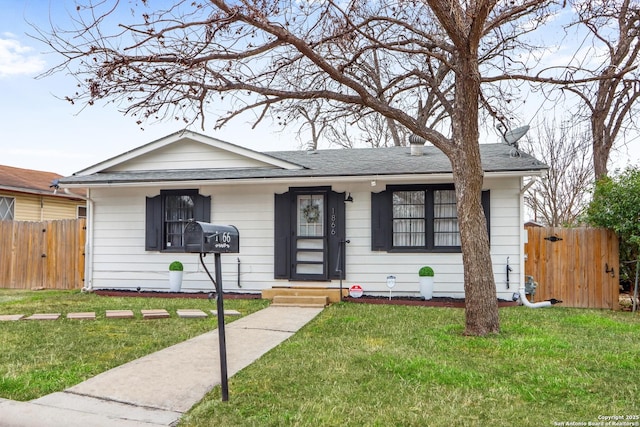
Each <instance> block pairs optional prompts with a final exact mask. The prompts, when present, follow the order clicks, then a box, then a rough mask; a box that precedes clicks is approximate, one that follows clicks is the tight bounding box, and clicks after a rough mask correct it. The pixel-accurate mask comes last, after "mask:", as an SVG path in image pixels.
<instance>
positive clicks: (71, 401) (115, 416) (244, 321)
mask: <svg viewBox="0 0 640 427" xmlns="http://www.w3.org/2000/svg"><path fill="white" fill-rule="evenodd" d="M321 311H322V309H321V308H302V307H268V308H265V309H263V310H260V311H258V312H256V313H253V314H251V315H249V316H246V317H243V318H241V319H238V320H236V321H234V322H232V323H230V324H228V325H226V327H225V330H226V344H227V365H228V366H227V369H228V376H229V377H231V376H232V375H234V374H235V373H236V372H238V371H240V370H241V369H243V368H244V367H246V366H248V365H250V364H251V363H252V362H254V361H255V360H257V359H258V358H260V356H262V355H263V354H265V353H266V352H268V351H269V350H271V349H272V348H274V347H276V346H278V345H279V344H280V343H281V342H283V341H284V340H286V339H287V338H289V337H290V336H291V335H293V334H294V333H295V332H296V331H298V330H299V329H300V328H301V327H303V326H304V325H305V324H307V322H309V321H310V320H312V319H313V318H314V317H315V316H317V315H318V314H319V313H320V312H321ZM218 384H220V358H219V349H218V333H217V330H214V331H211V332H208V333H206V334H203V335H200V336H198V337H195V338H192V339H190V340H188V341H185V342H183V343H180V344H177V345H174V346H172V347H169V348H166V349H164V350H161V351H158V352H156V353H153V354H150V355H148V356H145V357H142V358H140V359H137V360H134V361H132V362H129V363H127V364H124V365H122V366H119V367H117V368H114V369H111V370H110V371H107V372H104V373H102V374H100V375H98V376H96V377H94V378H91V379H89V380H87V381H85V382H83V383H80V384H78V385H76V386H73V387H71V388H69V389H67V390H64V391H62V392H58V393H53V394H50V395H47V396H43V397H41V398H39V399H36V400H33V401H31V402H16V401H12V400H5V399H0V426H2V427H86V426H88V425H90V426H92V427H103V426H104V427H107V426H108V427H111V426H118V427H120V426H122V427H130V426H131V427H133V426H138V427H152V426H168V425H174V424H175V423H177V421H178V420H179V419H180V417H181V416H182V414H183V413H184V412H186V411H188V410H189V409H190V408H191V407H192V406H193V405H195V404H196V403H197V402H199V401H200V400H201V399H202V398H203V397H204V395H205V394H206V393H207V392H209V391H210V390H211V389H212V388H213V387H214V386H216V385H218ZM229 400H230V401H231V400H233V387H230V388H229Z"/></svg>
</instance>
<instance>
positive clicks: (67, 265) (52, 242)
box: [0, 219, 86, 289]
mask: <svg viewBox="0 0 640 427" xmlns="http://www.w3.org/2000/svg"><path fill="white" fill-rule="evenodd" d="M85 236H86V220H85V219H69V220H55V221H42V222H30V221H0V288H15V289H32V288H47V289H79V288H81V287H82V286H83V285H84V245H85Z"/></svg>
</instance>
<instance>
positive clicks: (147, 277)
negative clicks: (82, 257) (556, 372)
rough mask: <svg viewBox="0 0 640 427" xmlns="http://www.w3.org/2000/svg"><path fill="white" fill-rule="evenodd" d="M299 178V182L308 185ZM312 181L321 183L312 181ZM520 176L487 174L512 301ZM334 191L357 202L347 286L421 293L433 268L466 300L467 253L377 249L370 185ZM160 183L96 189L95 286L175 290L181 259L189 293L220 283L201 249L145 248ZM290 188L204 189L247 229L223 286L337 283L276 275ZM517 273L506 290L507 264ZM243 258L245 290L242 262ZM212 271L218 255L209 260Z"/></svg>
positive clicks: (498, 267) (227, 264)
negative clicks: (277, 206)
mask: <svg viewBox="0 0 640 427" xmlns="http://www.w3.org/2000/svg"><path fill="white" fill-rule="evenodd" d="M304 185H307V183H304V182H300V183H298V184H297V185H296V186H304ZM308 185H314V184H313V183H309V184H308ZM519 188H520V179H519V178H501V179H497V178H496V179H486V180H485V189H489V190H491V256H492V260H493V268H494V276H495V280H496V287H497V293H498V296H499V297H500V298H503V299H508V298H510V297H511V295H512V293H513V292H514V291H515V290H517V288H518V283H517V282H518V280H519V278H520V276H521V269H522V266H521V259H522V243H521V233H522V231H521V230H522V222H521V218H520V216H521V215H520V194H519ZM333 189H334V190H335V191H340V192H342V191H346V192H350V193H351V195H352V196H353V199H354V201H353V203H346V229H347V236H346V237H347V239H348V240H350V243H349V244H348V245H347V247H346V279H345V280H344V281H343V286H344V287H345V288H348V287H349V286H351V285H353V284H356V283H357V284H360V285H361V286H362V287H363V288H364V290H365V293H367V294H384V295H387V294H388V288H387V286H386V278H387V276H388V275H394V276H396V287H395V288H394V289H393V292H394V295H414V296H418V289H419V288H418V270H419V269H420V267H422V266H423V265H430V266H431V267H433V269H434V270H435V273H436V276H435V287H434V296H435V297H442V296H451V297H463V296H464V290H463V269H462V256H461V254H442V253H419V254H413V253H386V252H372V251H371V225H370V223H371V221H370V209H371V192H372V191H381V190H383V189H384V184H382V183H380V182H378V185H377V187H375V188H374V187H371V184H370V181H366V182H363V183H360V184H356V183H349V184H346V185H342V184H336V185H334V186H333ZM160 190H161V188H160V187H158V188H151V189H150V188H145V189H133V188H100V189H94V190H92V198H93V200H94V213H95V217H94V248H95V249H94V264H93V286H94V287H95V288H99V289H136V288H137V287H140V288H142V289H153V290H168V286H169V284H168V276H169V275H168V266H169V264H170V263H171V262H172V261H174V260H179V261H182V262H183V263H184V265H185V274H184V282H183V290H184V291H186V292H189V291H208V290H211V289H212V287H213V285H212V284H211V282H210V281H209V279H208V277H207V276H206V274H205V273H204V271H203V269H202V267H201V265H200V264H199V257H198V255H196V254H168V253H159V252H146V251H145V249H144V235H145V232H144V229H145V223H144V222H145V197H147V196H149V197H152V196H155V195H157V194H159V192H160ZM287 190H288V186H287V185H272V184H264V185H255V184H254V185H239V184H238V185H233V186H231V185H227V186H203V187H201V188H200V193H201V194H203V195H211V197H212V209H211V221H212V222H214V223H218V224H231V225H235V226H236V227H237V228H238V230H239V233H240V253H239V254H223V255H222V273H223V286H224V289H225V290H227V291H232V292H233V291H240V292H259V291H260V290H262V289H265V288H270V287H271V286H274V285H278V286H283V285H305V286H314V285H315V286H332V287H338V286H339V281H333V282H332V283H328V282H313V283H309V282H290V281H287V280H274V279H273V241H274V227H273V224H274V194H275V193H283V192H286V191H287ZM507 257H510V265H511V268H512V269H513V271H512V272H511V273H510V279H511V283H510V288H509V289H507V288H506V261H507ZM238 259H239V260H240V277H239V280H240V286H241V288H240V289H239V288H238V274H237V268H238V266H237V261H238ZM205 262H206V264H207V267H208V268H209V269H210V271H211V272H212V274H213V269H214V267H213V256H212V255H210V256H208V257H206V258H205Z"/></svg>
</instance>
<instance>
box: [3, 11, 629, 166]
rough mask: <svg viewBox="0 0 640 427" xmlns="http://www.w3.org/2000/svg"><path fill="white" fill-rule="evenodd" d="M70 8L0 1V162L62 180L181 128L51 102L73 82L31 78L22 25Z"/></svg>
mask: <svg viewBox="0 0 640 427" xmlns="http://www.w3.org/2000/svg"><path fill="white" fill-rule="evenodd" d="M73 8H74V2H73V1H72V0H50V1H47V0H0V10H1V12H0V129H2V134H1V135H2V137H1V138H0V153H1V154H0V164H3V165H9V166H16V167H21V168H28V169H37V170H45V171H51V172H56V173H59V174H62V175H70V174H72V173H74V172H77V171H79V170H81V169H84V168H86V167H88V166H91V165H93V164H95V163H98V162H100V161H102V160H105V159H107V158H110V157H113V156H116V155H118V154H120V153H123V152H125V151H127V150H130V149H132V148H135V147H137V146H139V145H142V144H146V143H148V142H151V141H154V140H156V139H158V138H161V137H163V136H165V135H167V134H170V133H173V132H176V131H178V130H180V129H181V127H180V126H179V125H177V124H175V123H172V122H167V123H145V124H144V125H143V127H144V131H143V130H141V129H140V126H138V125H136V123H135V120H134V119H132V118H130V117H126V116H124V115H123V114H122V113H120V112H119V111H117V110H116V108H115V106H113V105H107V106H104V105H103V104H98V105H95V106H93V107H88V108H86V109H84V110H82V111H81V106H77V105H76V106H73V105H70V104H69V103H67V102H66V101H63V100H61V99H59V97H61V96H64V95H66V94H68V93H70V92H71V90H72V88H73V86H74V80H73V77H71V76H67V75H64V74H63V73H59V74H56V75H54V76H52V77H46V78H44V79H35V76H37V75H38V74H40V73H42V72H43V71H45V70H47V69H48V68H50V67H51V66H53V65H56V64H57V63H58V59H56V57H55V56H53V55H51V54H47V53H46V52H47V49H48V48H47V46H46V45H44V44H43V43H41V42H39V41H37V40H35V39H33V38H30V37H29V36H27V35H26V33H29V34H34V33H35V30H33V28H31V27H30V25H29V23H28V22H30V23H33V24H35V25H37V26H40V27H42V28H44V29H47V28H49V23H48V21H49V18H50V17H51V19H52V21H54V22H55V23H56V24H57V25H60V26H63V27H64V26H65V23H66V22H68V20H69V16H68V13H67V12H66V11H65V10H67V9H68V10H73ZM556 58H557V57H556ZM536 108H537V106H536ZM213 122H214V119H213V118H211V119H209V121H208V128H207V129H206V131H204V132H203V131H202V130H201V129H200V128H199V127H195V128H193V129H192V130H194V131H196V132H203V133H206V134H207V135H210V136H213V137H216V138H219V139H222V140H225V141H228V142H231V143H234V144H238V145H241V146H244V147H247V148H250V149H254V150H257V151H273V150H291V149H297V148H298V146H299V142H298V140H296V138H295V135H293V134H292V133H279V132H277V131H274V130H271V129H269V128H268V127H267V126H266V125H262V126H259V127H258V128H257V129H255V130H251V129H250V125H249V124H248V123H246V122H245V121H244V120H243V119H242V118H240V119H238V120H236V121H234V122H232V123H231V124H230V125H227V126H226V127H225V128H224V129H222V130H221V131H216V132H214V131H213V130H212V126H213ZM496 140H497V139H496ZM490 142H496V141H490ZM635 144H636V145H640V144H639V143H638V141H636V142H635ZM636 151H637V150H636ZM615 155H616V156H617V159H616V165H624V164H625V163H627V162H631V163H636V164H637V163H638V159H640V155H636V154H630V153H629V152H627V151H626V150H623V151H622V152H620V153H617V154H615ZM628 156H630V158H629V157H628Z"/></svg>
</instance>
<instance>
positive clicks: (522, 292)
mask: <svg viewBox="0 0 640 427" xmlns="http://www.w3.org/2000/svg"><path fill="white" fill-rule="evenodd" d="M518 293H519V295H520V302H521V303H522V304H523V305H524V306H526V307H529V308H542V307H551V306H552V305H553V304H556V303H558V302H562V301H558V300H556V299H551V300H550V301H540V302H529V300H528V299H527V295H526V293H525V290H524V282H523V283H520V288H519V289H518Z"/></svg>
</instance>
